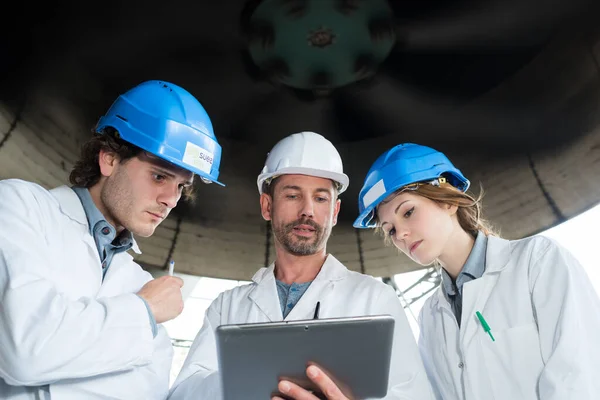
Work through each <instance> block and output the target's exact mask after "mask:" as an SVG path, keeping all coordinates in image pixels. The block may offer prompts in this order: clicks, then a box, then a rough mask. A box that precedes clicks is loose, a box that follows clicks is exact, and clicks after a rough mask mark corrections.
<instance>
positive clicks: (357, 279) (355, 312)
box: [169, 132, 433, 400]
mask: <svg viewBox="0 0 600 400" xmlns="http://www.w3.org/2000/svg"><path fill="white" fill-rule="evenodd" d="M257 183H258V191H259V193H260V207H261V212H262V216H263V218H264V219H265V220H267V221H271V224H272V227H273V233H274V238H275V240H274V242H275V250H276V258H275V262H274V263H273V264H271V265H270V266H269V267H268V268H261V269H260V270H259V271H258V272H257V273H256V274H255V275H254V277H253V278H252V283H250V284H248V285H244V286H239V287H236V288H234V289H232V290H228V291H226V292H223V293H221V294H220V295H219V297H218V298H217V299H216V300H215V301H214V302H213V303H212V304H211V305H210V307H209V308H208V310H207V311H206V316H205V319H204V324H203V326H202V329H201V330H200V332H199V333H198V335H197V337H196V339H195V340H194V343H193V345H192V347H191V349H190V352H189V354H188V356H187V359H186V361H185V363H184V366H183V369H182V370H181V372H180V374H179V376H178V378H177V380H176V382H175V384H174V385H173V387H172V389H171V395H170V397H169V398H170V399H177V400H179V399H211V400H213V399H219V398H221V396H222V392H221V387H220V378H219V371H218V360H217V348H216V340H215V329H216V328H217V327H218V326H219V325H224V324H229V323H256V322H269V321H271V322H275V321H282V320H284V321H290V320H301V319H311V318H313V316H314V312H315V307H316V304H317V302H319V303H320V315H319V317H320V318H336V317H351V316H362V315H378V314H390V315H392V316H394V318H395V320H396V323H395V336H394V344H393V354H392V361H391V367H390V377H389V390H388V395H387V397H386V399H419V400H422V399H430V398H433V395H432V392H431V387H430V386H429V383H428V381H427V377H426V374H425V370H424V368H423V364H422V362H421V359H420V357H419V353H418V350H417V346H416V343H415V340H414V337H413V334H412V332H411V329H410V327H409V325H408V321H407V319H406V315H405V313H404V310H403V308H402V305H401V303H400V301H399V300H398V298H397V296H396V293H395V292H394V290H393V289H392V288H391V287H389V286H388V285H386V284H384V283H382V282H380V281H378V280H376V279H374V278H372V277H370V276H367V275H363V274H360V273H357V272H352V271H349V270H348V269H347V268H346V267H345V266H344V265H342V264H341V263H340V262H339V261H338V260H337V259H336V258H335V257H334V256H333V255H331V254H328V253H327V250H326V248H327V240H328V239H329V236H330V234H331V230H332V228H333V226H334V225H335V224H336V223H337V216H338V213H339V210H340V200H339V199H338V195H339V194H341V193H343V192H344V190H346V188H347V187H348V176H347V175H345V174H344V172H343V166H342V160H341V157H340V155H339V153H338V152H337V150H336V149H335V147H334V146H333V145H332V144H331V142H329V141H328V140H327V139H325V138H324V137H323V136H321V135H319V134H317V133H314V132H302V133H296V134H292V135H290V136H288V137H286V138H284V139H282V140H281V141H279V142H278V143H277V144H276V145H275V147H273V149H272V150H271V152H270V153H269V155H268V157H267V160H266V163H265V166H264V168H263V170H262V173H261V174H260V175H259V176H258V182H257ZM256 362H257V367H260V362H261V361H260V360H256ZM313 371H314V370H313V367H311V368H309V369H308V370H307V375H308V376H309V378H310V379H312V380H313V381H315V382H316V383H317V384H318V385H320V386H321V387H322V388H323V389H324V393H332V394H331V395H330V397H328V398H329V399H346V397H344V396H343V395H341V392H340V391H339V389H337V388H336V387H335V386H331V385H332V382H331V381H330V380H329V379H328V378H327V377H326V376H325V375H324V374H323V373H322V372H320V371H318V370H317V371H316V372H317V375H316V376H312V375H313V374H312V373H313ZM330 386H331V387H330ZM277 389H278V390H279V391H280V392H282V393H284V394H285V395H286V396H289V397H290V398H294V399H298V400H300V399H316V398H317V397H314V395H312V394H310V393H308V392H307V391H305V390H304V389H301V388H300V387H298V386H296V385H294V384H292V383H290V382H285V381H284V382H280V384H279V387H278V388H273V390H274V391H275V390H277ZM329 390H333V392H329Z"/></svg>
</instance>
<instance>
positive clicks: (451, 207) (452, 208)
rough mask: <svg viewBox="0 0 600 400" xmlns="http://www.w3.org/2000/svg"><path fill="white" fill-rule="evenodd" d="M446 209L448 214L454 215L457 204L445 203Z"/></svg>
mask: <svg viewBox="0 0 600 400" xmlns="http://www.w3.org/2000/svg"><path fill="white" fill-rule="evenodd" d="M446 210H447V211H448V215H454V214H456V212H457V211H458V206H457V205H454V204H446Z"/></svg>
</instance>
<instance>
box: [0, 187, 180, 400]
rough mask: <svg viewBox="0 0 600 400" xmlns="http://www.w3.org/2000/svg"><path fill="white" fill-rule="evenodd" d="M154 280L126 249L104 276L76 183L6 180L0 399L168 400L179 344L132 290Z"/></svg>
mask: <svg viewBox="0 0 600 400" xmlns="http://www.w3.org/2000/svg"><path fill="white" fill-rule="evenodd" d="M135 248H136V249H137V246H135ZM137 251H139V250H137ZM150 279H152V277H151V275H150V274H148V273H147V272H145V271H143V270H142V269H141V268H140V267H139V266H138V265H137V264H136V263H134V262H133V258H132V257H131V255H129V254H127V253H126V252H123V253H119V254H117V255H115V257H114V258H113V260H112V263H111V265H110V268H109V270H108V272H107V274H106V277H105V279H104V281H103V280H102V268H101V265H100V259H99V257H98V251H97V249H96V244H95V242H94V239H93V237H92V236H91V235H90V233H89V228H88V222H87V219H86V216H85V211H84V209H83V206H82V204H81V202H80V200H79V198H78V197H77V195H76V194H75V192H73V190H71V189H70V188H69V187H67V186H62V187H59V188H56V189H53V190H51V191H47V190H45V189H44V188H42V187H41V186H39V185H36V184H34V183H30V182H25V181H21V180H16V179H10V180H4V181H0V311H1V313H0V399H10V400H30V399H31V400H33V399H59V400H82V399H86V400H94V399H123V400H135V399H140V400H142V399H143V400H148V399H164V398H165V397H166V395H167V392H168V386H169V371H170V367H171V360H172V357H173V348H172V346H171V343H170V340H169V338H168V336H167V334H166V332H165V330H164V328H162V327H159V333H158V335H157V336H156V338H153V337H152V329H151V326H150V319H149V316H148V311H147V309H146V307H145V305H144V302H143V301H142V300H141V299H140V298H139V297H137V296H136V295H135V294H134V293H136V292H137V291H138V290H139V289H140V288H141V287H142V286H143V285H144V284H145V283H146V282H147V281H149V280H150Z"/></svg>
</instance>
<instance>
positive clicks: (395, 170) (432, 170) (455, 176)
mask: <svg viewBox="0 0 600 400" xmlns="http://www.w3.org/2000/svg"><path fill="white" fill-rule="evenodd" d="M440 177H445V178H446V180H447V181H448V183H450V184H451V185H452V186H454V187H455V188H457V189H458V190H460V191H462V192H466V191H467V189H468V188H469V185H470V182H469V180H468V179H467V178H465V177H464V175H463V174H462V173H461V172H460V171H459V170H458V169H457V168H456V167H455V166H454V165H452V163H451V162H450V160H449V159H448V158H447V157H446V156H445V155H444V154H443V153H440V152H439V151H437V150H435V149H432V148H431V147H427V146H421V145H418V144H413V143H404V144H399V145H397V146H394V147H392V148H391V149H389V150H388V151H386V152H385V153H383V154H382V155H381V156H379V158H377V160H376V161H375V162H374V163H373V165H372V166H371V169H370V170H369V172H368V173H367V177H366V178H365V182H364V184H363V187H362V189H361V191H360V193H359V195H358V213H359V216H358V218H356V220H355V221H354V227H355V228H374V227H375V226H376V223H375V218H374V216H375V208H376V207H377V206H378V205H379V203H381V202H382V201H383V200H385V199H386V198H387V197H388V196H389V195H390V194H392V193H394V192H395V191H397V190H398V189H400V188H402V187H404V186H406V185H410V184H412V183H417V182H428V181H431V180H435V179H437V178H440Z"/></svg>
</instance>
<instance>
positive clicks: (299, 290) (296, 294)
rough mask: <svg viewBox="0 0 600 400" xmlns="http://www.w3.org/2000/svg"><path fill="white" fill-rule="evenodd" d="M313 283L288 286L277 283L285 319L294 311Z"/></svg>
mask: <svg viewBox="0 0 600 400" xmlns="http://www.w3.org/2000/svg"><path fill="white" fill-rule="evenodd" d="M311 283H312V281H311V282H305V283H295V282H294V283H292V284H290V285H288V284H287V283H283V282H281V281H279V280H278V281H277V294H279V304H280V305H281V314H282V315H283V318H285V317H287V315H288V314H289V313H290V311H292V309H293V308H294V306H295V305H296V303H298V300H300V298H301V297H302V295H303V294H304V292H306V289H308V287H309V286H310V284H311Z"/></svg>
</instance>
